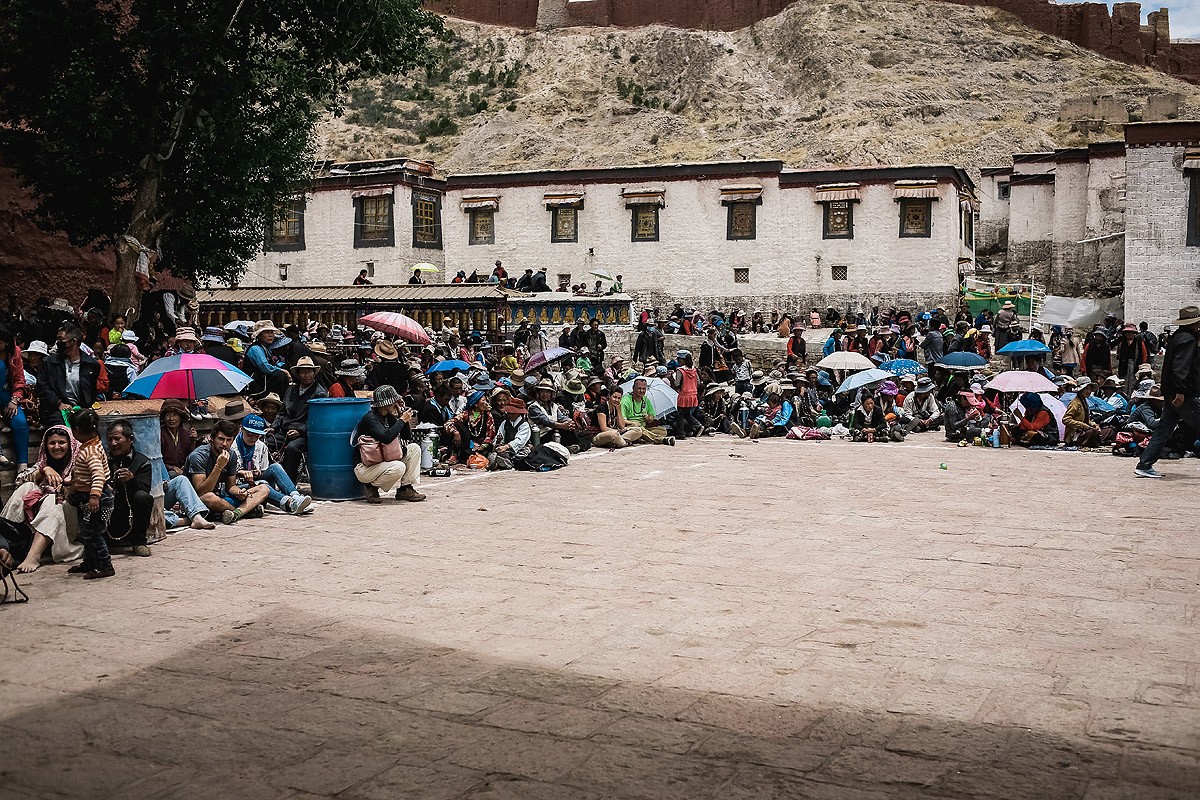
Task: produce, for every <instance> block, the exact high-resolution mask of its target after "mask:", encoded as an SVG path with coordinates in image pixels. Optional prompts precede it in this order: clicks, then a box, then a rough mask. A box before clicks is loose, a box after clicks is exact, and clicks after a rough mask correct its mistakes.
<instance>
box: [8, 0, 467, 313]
mask: <svg viewBox="0 0 1200 800" xmlns="http://www.w3.org/2000/svg"><path fill="white" fill-rule="evenodd" d="M443 35H444V29H443V26H442V22H441V19H440V18H439V17H437V16H436V15H433V14H430V13H428V12H425V11H424V10H422V8H421V4H420V2H418V0H0V148H2V152H3V156H4V160H5V161H6V162H7V163H8V164H9V165H10V166H12V167H14V168H15V169H16V170H17V172H18V174H19V175H20V176H21V177H22V179H23V181H24V182H25V183H26V184H27V185H29V186H30V187H32V188H33V190H34V191H35V194H36V196H37V197H38V199H39V204H38V206H37V209H36V211H35V214H36V219H37V220H38V222H39V224H40V225H42V226H43V227H45V228H48V229H53V230H62V231H65V232H66V233H67V234H68V235H69V236H70V238H71V240H72V241H73V242H74V243H76V244H81V245H82V244H88V243H100V244H111V243H119V242H120V240H121V236H122V234H129V235H133V236H134V237H135V238H137V239H138V240H139V241H142V242H143V243H144V244H146V245H147V246H151V247H158V248H159V250H160V251H161V252H162V253H163V263H164V264H165V265H166V266H167V267H168V268H169V269H170V270H171V271H172V272H174V273H176V274H179V275H183V276H189V277H193V278H196V279H201V280H202V279H204V278H210V277H211V278H218V279H230V278H233V277H235V276H236V275H237V274H238V273H239V272H240V270H241V267H242V265H243V264H244V263H245V262H246V261H247V260H248V259H249V258H251V257H252V256H253V255H254V254H255V253H256V252H257V251H258V250H259V249H260V248H261V246H262V240H263V234H264V231H265V228H266V226H267V225H268V224H269V222H270V216H271V210H272V209H273V208H275V206H276V204H277V203H278V202H279V201H280V200H281V199H283V198H285V197H287V196H289V195H291V194H294V193H295V192H296V191H297V190H298V189H299V188H300V187H301V186H303V184H304V183H305V182H306V181H307V179H308V178H309V177H310V175H311V170H312V159H313V154H314V131H315V128H316V125H317V123H318V121H319V120H320V119H321V117H322V116H323V115H324V114H325V113H327V112H328V110H330V109H332V110H333V111H334V112H335V113H339V112H340V104H341V98H342V95H343V92H344V91H345V89H346V86H347V83H348V82H349V81H352V80H354V79H357V78H362V77H368V76H371V75H376V74H381V73H396V72H403V71H406V70H408V69H410V68H412V67H414V66H425V65H426V64H427V63H428V62H429V60H430V58H431V56H430V53H431V48H430V47H429V44H430V42H431V41H432V40H436V39H439V38H441V37H442V36H443ZM118 254H120V250H118ZM125 260H126V261H129V259H125ZM118 261H119V263H118V278H117V289H118V293H119V291H120V288H121V281H122V275H121V269H122V267H123V266H130V265H131V264H132V263H133V262H136V254H134V258H133V261H132V262H129V264H122V263H121V259H120V258H119V259H118ZM130 268H131V266H130ZM131 275H132V273H130V276H129V277H130V280H132V278H131ZM114 301H117V298H114ZM118 307H120V306H118Z"/></svg>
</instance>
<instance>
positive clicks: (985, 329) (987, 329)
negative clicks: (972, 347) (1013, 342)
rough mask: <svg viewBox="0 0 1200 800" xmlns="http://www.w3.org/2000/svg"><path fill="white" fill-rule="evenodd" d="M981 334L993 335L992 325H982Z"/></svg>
mask: <svg viewBox="0 0 1200 800" xmlns="http://www.w3.org/2000/svg"><path fill="white" fill-rule="evenodd" d="M979 332H980V333H991V332H992V326H991V325H982V326H980V328H979Z"/></svg>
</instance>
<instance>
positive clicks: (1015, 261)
mask: <svg viewBox="0 0 1200 800" xmlns="http://www.w3.org/2000/svg"><path fill="white" fill-rule="evenodd" d="M1053 237H1054V184H1053V183H1033V184H1022V183H1014V184H1013V187H1012V199H1011V201H1010V204H1009V215H1008V265H1007V269H1008V273H1009V275H1010V276H1016V277H1032V278H1033V279H1034V280H1036V281H1038V282H1039V283H1043V284H1044V283H1045V282H1046V281H1047V278H1048V277H1049V271H1050V257H1051V252H1052V250H1053Z"/></svg>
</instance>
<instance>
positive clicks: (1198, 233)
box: [1184, 171, 1200, 247]
mask: <svg viewBox="0 0 1200 800" xmlns="http://www.w3.org/2000/svg"><path fill="white" fill-rule="evenodd" d="M1184 174H1185V175H1187V176H1188V180H1189V181H1190V182H1191V184H1192V186H1191V191H1189V192H1188V217H1187V246H1188V247H1200V172H1195V171H1189V172H1186V173H1184Z"/></svg>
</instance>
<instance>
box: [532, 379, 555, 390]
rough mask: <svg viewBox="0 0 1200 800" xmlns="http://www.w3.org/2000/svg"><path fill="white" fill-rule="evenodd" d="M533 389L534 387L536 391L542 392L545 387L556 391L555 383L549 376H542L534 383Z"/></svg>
mask: <svg viewBox="0 0 1200 800" xmlns="http://www.w3.org/2000/svg"><path fill="white" fill-rule="evenodd" d="M533 389H534V391H536V392H540V391H542V390H543V389H545V390H546V391H550V392H553V391H554V384H553V383H551V382H550V379H549V378H542V379H541V380H540V381H538V382H537V383H536V384H535V385H534V387H533Z"/></svg>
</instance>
